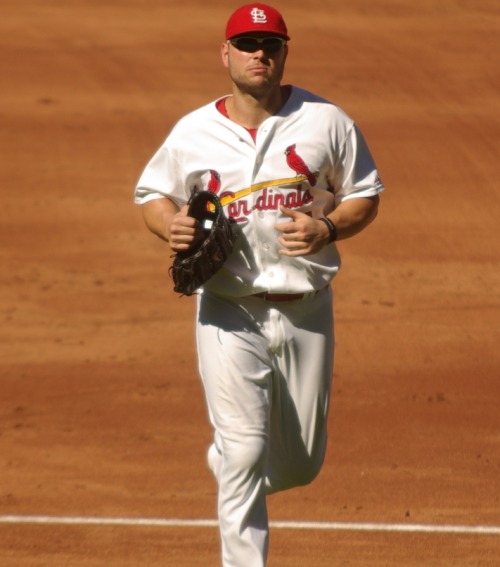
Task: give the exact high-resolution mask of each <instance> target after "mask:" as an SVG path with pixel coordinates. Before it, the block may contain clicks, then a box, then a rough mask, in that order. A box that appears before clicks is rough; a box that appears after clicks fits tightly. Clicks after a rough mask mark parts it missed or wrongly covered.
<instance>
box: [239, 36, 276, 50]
mask: <svg viewBox="0 0 500 567" xmlns="http://www.w3.org/2000/svg"><path fill="white" fill-rule="evenodd" d="M229 42H230V43H231V45H234V47H236V49H237V50H238V51H246V52H247V53H255V52H256V51H260V50H261V49H262V51H265V52H266V53H276V52H277V51H279V50H280V49H281V48H282V47H283V46H284V45H285V43H286V39H285V38H284V37H246V36H241V37H235V38H233V39H230V40H229Z"/></svg>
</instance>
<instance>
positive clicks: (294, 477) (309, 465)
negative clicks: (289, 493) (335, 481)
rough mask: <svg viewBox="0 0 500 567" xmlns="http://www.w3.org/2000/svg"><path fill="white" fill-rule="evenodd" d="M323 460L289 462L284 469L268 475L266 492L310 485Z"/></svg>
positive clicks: (311, 459) (312, 459) (309, 459)
mask: <svg viewBox="0 0 500 567" xmlns="http://www.w3.org/2000/svg"><path fill="white" fill-rule="evenodd" d="M323 460H324V458H323V457H322V458H320V459H318V458H315V459H314V458H312V457H309V458H305V459H303V460H301V461H300V462H299V461H295V462H291V463H289V464H288V466H287V467H286V468H285V470H283V469H281V473H280V472H279V471H275V474H270V475H268V478H267V479H266V480H267V482H266V492H267V493H268V494H272V493H274V492H280V491H282V490H289V489H290V488H295V487H297V486H305V485H306V484H310V483H311V482H312V481H313V480H314V479H315V478H316V477H317V476H318V474H319V472H320V470H321V467H322V465H323Z"/></svg>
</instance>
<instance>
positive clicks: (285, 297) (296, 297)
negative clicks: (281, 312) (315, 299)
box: [253, 288, 325, 303]
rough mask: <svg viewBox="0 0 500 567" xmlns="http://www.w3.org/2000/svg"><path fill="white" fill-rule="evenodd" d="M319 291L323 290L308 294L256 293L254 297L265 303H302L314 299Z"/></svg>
mask: <svg viewBox="0 0 500 567" xmlns="http://www.w3.org/2000/svg"><path fill="white" fill-rule="evenodd" d="M321 289H325V288H321ZM319 291H321V290H320V289H316V290H314V291H309V292H307V293H268V292H267V291H262V292H261V293H255V294H254V295H253V297H260V298H262V299H263V300H264V301H271V302H274V303H278V302H280V301H300V300H301V299H305V298H306V297H312V296H313V295H316V294H317V293H318V292H319Z"/></svg>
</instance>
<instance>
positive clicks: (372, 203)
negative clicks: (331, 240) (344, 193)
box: [328, 195, 380, 240]
mask: <svg viewBox="0 0 500 567" xmlns="http://www.w3.org/2000/svg"><path fill="white" fill-rule="evenodd" d="M379 201H380V198H379V197H378V195H377V196H376V197H369V198H367V197H365V198H355V199H348V200H346V201H343V202H342V203H341V204H340V205H339V206H338V207H337V208H336V209H335V210H334V211H332V212H331V213H330V214H329V215H328V218H329V219H331V220H332V221H333V223H334V224H335V227H336V228H337V240H344V239H346V238H350V237H351V236H354V235H355V234H358V232H361V231H362V230H363V229H364V228H366V227H367V226H368V225H369V224H370V223H371V222H372V221H373V220H374V219H375V217H376V216H377V212H378V204H379Z"/></svg>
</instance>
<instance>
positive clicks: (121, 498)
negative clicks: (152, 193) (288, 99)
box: [0, 0, 500, 567]
mask: <svg viewBox="0 0 500 567" xmlns="http://www.w3.org/2000/svg"><path fill="white" fill-rule="evenodd" d="M238 5H239V3H237V2H234V1H232V0H231V1H229V0H228V1H226V2H224V1H222V0H214V1H213V2H210V3H207V2H201V1H196V0H186V1H185V2H182V3H178V2H172V1H169V0H145V1H144V2H138V1H133V0H122V1H121V2H113V1H112V0H99V1H98V0H65V1H64V2H63V1H62V0H53V1H48V2H43V3H40V2H36V1H35V0H23V1H22V2H21V3H20V2H17V1H16V2H14V0H4V1H3V2H2V17H1V18H0V32H1V33H0V46H1V52H2V56H1V58H0V72H1V76H2V87H1V89H0V102H1V106H0V113H1V127H0V155H1V164H2V166H1V168H0V176H1V186H2V212H3V214H2V222H1V223H0V231H1V239H0V251H1V260H2V276H1V290H0V291H1V293H0V316H1V318H2V322H3V324H2V326H1V329H0V339H1V344H2V347H1V360H0V519H1V518H5V517H6V516H8V515H12V516H19V517H22V516H26V515H44V516H50V517H60V518H63V517H73V516H79V517H82V518H85V517H102V518H120V517H124V518H181V519H196V518H209V519H210V518H211V519H213V518H215V484H214V481H213V479H212V478H211V476H210V473H209V471H208V469H207V467H206V465H205V451H206V447H207V445H208V443H209V441H210V437H211V431H210V428H209V426H208V423H207V418H206V411H205V405H204V401H203V396H202V392H201V388H200V385H199V382H198V377H197V373H196V361H195V353H194V344H193V300H192V299H190V298H178V297H175V296H174V294H173V292H172V290H171V283H170V282H169V280H168V277H167V273H166V269H167V266H168V265H169V262H170V258H169V256H170V252H169V250H168V248H167V247H166V246H165V245H163V244H162V243H161V242H159V241H158V240H157V239H155V238H154V237H153V236H152V235H150V234H149V233H147V231H146V229H145V228H144V225H143V222H142V219H141V215H140V210H139V209H138V208H136V207H134V205H133V203H132V192H133V187H134V185H135V182H136V180H137V177H138V175H139V174H140V171H141V170H142V168H143V166H144V165H145V163H146V161H147V159H148V158H149V157H150V155H151V154H152V153H153V151H154V150H155V149H156V147H157V146H158V145H159V144H160V143H161V141H162V140H163V138H164V137H165V135H166V134H167V132H168V130H169V129H170V128H171V126H172V125H173V123H174V121H175V120H176V119H177V118H178V117H180V116H181V115H182V114H184V113H185V112H187V111H189V110H191V109H193V108H195V107H196V106H199V105H201V104H204V103H205V102H208V101H209V100H212V99H215V98H216V97H218V96H220V95H222V94H224V93H226V92H227V91H228V88H229V87H228V82H227V78H226V75H225V70H224V69H223V67H222V65H221V64H220V61H219V55H218V49H219V44H220V41H221V39H222V29H223V26H224V23H225V20H226V19H227V16H228V15H229V13H230V12H231V11H232V10H233V9H235V8H236V7H237V6H238ZM275 5H276V6H277V7H278V8H280V9H282V11H283V12H284V14H285V17H286V19H287V23H288V25H289V29H290V31H291V35H292V41H291V43H290V57H289V63H288V67H287V75H286V80H287V81H288V82H290V83H294V84H297V85H300V86H303V87H305V88H308V89H310V90H313V91H315V92H317V93H318V94H321V95H323V96H325V97H326V98H329V99H330V100H332V101H334V102H336V103H337V104H339V105H340V106H341V107H342V108H343V109H344V110H346V111H347V112H348V113H349V114H350V115H351V116H353V117H354V118H355V119H356V121H357V122H358V124H359V125H360V127H361V129H362V130H363V132H364V133H365V135H366V137H367V138H368V140H369V143H370V146H371V148H372V150H373V153H374V155H375V158H376V161H377V165H378V167H379V169H380V171H381V173H382V177H383V180H384V182H385V185H386V187H387V191H386V192H385V193H384V194H383V196H382V203H381V209H380V215H379V218H378V219H377V221H376V223H375V224H374V225H373V226H372V227H370V228H369V229H368V230H367V231H366V232H365V233H363V234H361V235H359V236H358V237H357V238H356V239H353V240H352V241H345V242H342V243H341V245H340V249H341V253H342V255H343V260H344V266H343V269H342V271H341V273H340V275H339V276H338V277H337V278H336V280H335V282H334V285H333V287H334V290H335V294H336V308H335V315H336V321H337V327H336V330H337V346H336V348H337V351H336V367H335V376H334V392H333V400H332V416H331V421H330V446H329V451H328V457H327V461H326V464H325V467H324V469H323V472H322V474H321V475H320V477H319V478H318V479H317V480H316V481H315V483H313V484H312V485H310V486H308V487H305V488H301V489H298V490H295V491H292V492H290V493H287V494H279V495H276V496H274V497H272V498H271V499H270V501H269V508H270V517H271V519H272V520H284V521H304V522H346V523H354V524H358V523H380V524H384V525H392V524H398V525H399V524H403V525H408V526H411V525H421V524H425V525H430V526H432V525H435V526H438V525H448V526H461V525H466V526H478V525H480V526H495V527H498V526H500V418H499V410H498V406H499V404H498V399H499V395H500V382H499V378H500V349H499V347H498V338H499V331H498V329H499V326H500V270H499V265H500V263H499V258H500V234H499V229H498V225H499V223H498V218H499V205H500V197H499V195H500V189H499V186H498V179H499V175H500V165H499V153H498V148H499V146H500V136H499V133H500V125H499V116H500V99H499V96H498V93H499V88H500V83H499V78H498V69H497V66H496V65H495V64H494V54H495V52H498V48H499V45H498V36H499V32H500V8H499V7H498V2H496V0H442V1H440V2H435V1H434V0H421V1H420V2H414V1H410V0H376V1H368V0H350V1H349V2H347V1H345V2H343V1H340V0H338V1H333V0H323V1H321V2H320V1H319V0H318V1H316V2H307V3H304V2H299V1H297V0H288V1H287V2H286V3H284V2H281V3H277V4H275ZM218 545H219V543H218V536H217V531H216V529H215V528H213V527H187V528H182V527H172V528H168V527H162V528H160V527H151V526H149V527H148V526H99V525H90V526H89V525H63V524H37V525H35V524H29V523H19V522H11V523H2V522H0V565H2V567H41V566H50V567H62V566H68V565H70V566H72V567H79V566H83V565H85V566H86V567H88V566H90V567H94V566H96V567H101V566H106V567H118V566H120V567H121V566H125V567H126V566H129V565H130V566H132V565H134V566H136V565H138V564H144V565H148V566H149V567H155V566H175V567H183V566H190V567H196V566H200V567H201V566H203V567H207V566H210V567H212V566H213V567H215V566H216V565H218ZM498 557H500V535H491V534H490V535H485V534H482V535H481V534H458V533H438V532H435V533H433V532H418V531H417V532H415V533H409V532H406V533H405V532H380V531H362V530H357V529H355V528H353V529H352V530H346V531H340V530H334V529H333V530H291V529H276V530H273V532H272V535H271V552H270V561H269V565H270V567H303V566H304V565H311V566H314V567H340V566H349V567H362V566H363V567H365V566H368V565H369V566H370V567H401V566H402V565H404V566H405V567H417V566H418V567H422V566H425V567H434V566H436V567H437V566H453V567H456V566H460V567H486V566H488V567H490V566H494V565H499V563H498V561H499V560H498Z"/></svg>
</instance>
